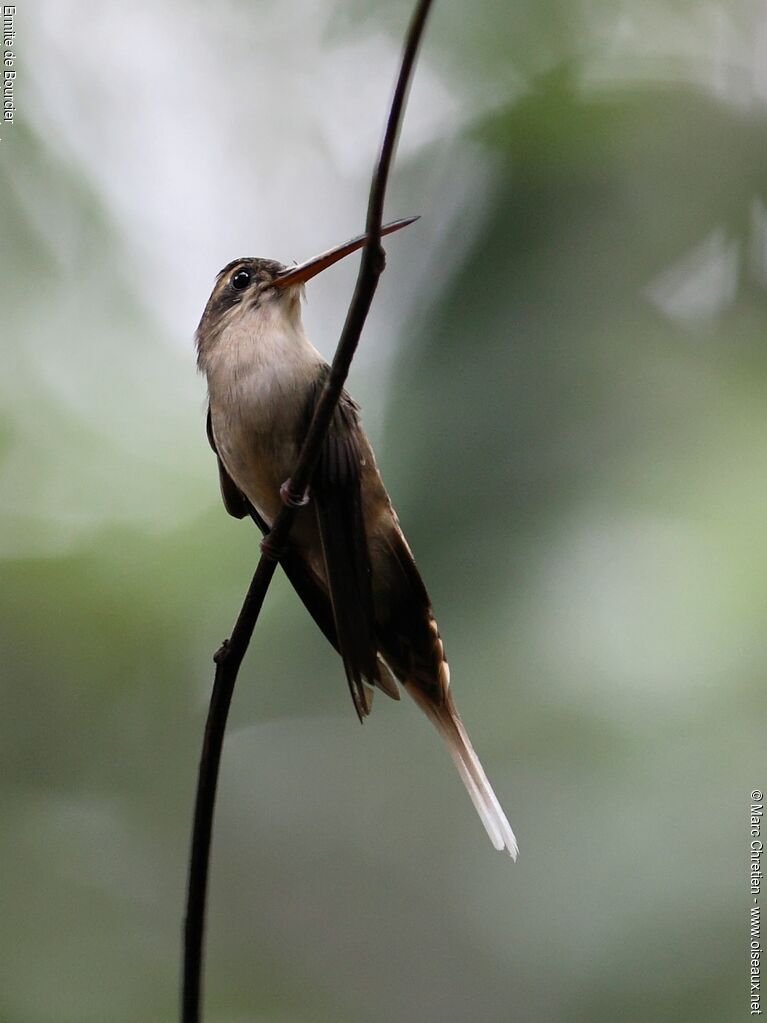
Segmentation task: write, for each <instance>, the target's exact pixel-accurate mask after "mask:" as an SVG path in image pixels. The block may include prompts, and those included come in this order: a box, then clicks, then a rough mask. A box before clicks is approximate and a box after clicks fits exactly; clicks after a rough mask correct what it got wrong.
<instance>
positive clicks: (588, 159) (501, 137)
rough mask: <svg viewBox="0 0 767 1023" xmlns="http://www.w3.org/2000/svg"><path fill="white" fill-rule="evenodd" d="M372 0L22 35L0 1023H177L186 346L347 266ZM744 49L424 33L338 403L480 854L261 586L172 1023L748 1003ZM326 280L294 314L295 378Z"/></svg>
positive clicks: (234, 570) (217, 517)
mask: <svg viewBox="0 0 767 1023" xmlns="http://www.w3.org/2000/svg"><path fill="white" fill-rule="evenodd" d="M409 10H410V3H403V2H399V0H397V2H393V3H389V4H387V5H381V4H373V3H370V2H362V0H335V2H328V3H325V4H323V5H318V4H313V3H311V2H309V0H296V2H294V3H292V4H289V5H288V4H272V3H263V2H262V3H254V2H251V3H246V2H244V0H243V2H231V0H230V2H227V3H222V4H219V5H216V6H215V8H214V7H211V5H209V4H206V5H204V4H201V3H199V2H191V3H185V4H182V3H180V2H177V0H163V2H161V3H151V4H150V3H148V2H145V0H139V2H138V3H135V4H132V5H128V6H125V5H116V4H104V5H96V4H94V3H86V2H84V0H79V2H74V3H71V4H67V5H61V4H55V3H54V2H53V0H39V2H35V3H30V4H24V5H23V6H22V5H19V6H18V7H17V15H16V30H17V39H16V49H17V54H18V62H17V67H18V71H19V77H18V79H17V82H16V106H17V113H16V121H15V123H14V124H13V125H12V126H10V127H8V126H6V127H4V129H3V131H2V136H3V138H2V142H0V176H1V180H2V189H1V191H0V203H2V224H3V245H2V248H1V249H0V260H1V261H2V265H1V269H2V282H3V299H2V315H3V321H4V322H3V332H2V358H3V364H4V371H3V372H2V373H0V399H1V404H0V408H1V410H2V411H1V412H0V556H1V557H2V563H1V567H2V586H1V587H0V601H1V602H2V610H1V613H0V630H2V676H3V682H2V715H0V757H1V758H2V769H1V770H0V807H1V809H0V864H2V878H1V879H0V885H1V886H2V894H1V898H0V902H1V904H2V909H1V911H0V915H1V918H2V925H1V926H0V940H1V941H2V947H1V948H0V971H1V972H2V976H1V977H0V1020H2V1021H3V1023H103V1021H109V1023H128V1021H135V1020H141V1021H142V1023H165V1021H171V1020H174V1019H175V1018H176V1013H177V1008H176V1004H177V993H178V970H179V960H180V950H179V944H180V935H181V920H182V912H183V893H184V883H185V876H186V857H187V846H188V835H189V828H190V818H191V808H192V800H193V792H194V782H195V772H196V763H197V757H198V752H199V746H200V739H201V734H202V727H203V721H204V714H205V708H206V702H207V696H208V693H209V689H210V684H211V678H212V664H211V654H212V652H213V650H214V649H215V648H216V646H217V645H218V643H219V642H220V641H221V639H222V638H223V637H224V636H225V635H226V634H227V632H228V630H229V629H230V627H231V624H232V622H233V619H234V616H235V614H236V611H237V609H238V607H239V604H240V601H241V598H242V595H243V593H244V590H245V588H246V586H247V582H248V579H249V575H250V572H251V570H252V567H253V565H254V564H255V561H256V556H257V553H258V551H257V536H256V535H255V532H254V530H253V529H252V528H250V527H249V526H248V524H246V523H237V522H235V521H234V520H232V519H230V518H228V517H227V515H226V514H225V512H224V510H223V507H222V506H221V504H220V500H219V495H218V484H217V479H216V471H215V465H214V463H213V459H212V456H211V453H210V451H209V450H208V446H207V443H206V440H205V433H204V398H205V396H204V386H203V383H202V381H201V380H200V379H199V378H198V377H197V376H196V374H195V369H194V360H193V353H192V335H193V331H194V328H195V326H196V323H197V320H198V318H199V315H200V313H201V311H202V308H203V306H204V303H205V301H206V299H207V296H208V293H209V290H210V287H211V285H212V281H213V277H214V275H215V273H216V272H217V271H218V270H219V269H220V267H221V266H223V265H224V264H225V263H226V262H228V261H229V260H230V259H232V258H233V257H236V256H239V255H258V256H268V257H273V258H278V259H281V260H283V261H285V262H287V261H289V260H291V259H303V258H306V257H308V256H310V255H312V254H313V253H314V252H316V251H320V250H322V249H324V248H326V247H328V246H330V245H332V244H334V243H336V242H339V241H341V240H343V239H345V238H347V237H348V236H350V235H351V234H354V233H356V232H357V231H358V230H360V228H361V226H362V223H363V218H364V210H365V202H366V193H367V188H368V181H369V174H370V169H371V166H372V160H373V156H374V153H375V148H376V145H377V143H378V139H379V135H380V130H381V125H382V121H383V116H384V111H385V106H386V102H387V100H388V96H389V93H390V88H391V83H392V81H393V76H394V72H395V67H396V62H397V56H398V51H399V46H400V40H401V37H402V33H403V30H404V26H405V23H406V21H407V18H408V16H409ZM766 68H767V12H766V11H765V8H764V5H763V4H761V3H757V2H748V0H728V2H726V3H725V2H719V3H716V2H702V0H701V2H695V0H689V2H686V0H678V2H672V0H665V2H649V3H643V4H641V5H638V4H629V3H622V2H613V3H604V2H602V3H600V2H594V0H592V2H586V0H570V2H563V0H547V2H545V3H541V2H540V0H538V2H533V0H521V2H516V3H513V4H510V3H506V2H504V3H500V2H498V0H479V2H477V3H475V4H472V5H466V4H462V3H459V2H458V0H451V2H449V0H437V3H436V6H435V10H434V15H433V19H432V22H431V24H430V27H429V31H428V33H427V38H426V43H425V47H424V50H423V54H422V59H421V63H420V65H419V68H418V72H417V76H416V80H415V85H414V88H413V90H412V94H411V101H410V107H409V110H408V113H407V117H406V123H405V129H404V132H403V136H402V141H401V146H400V152H399V156H398V162H397V164H396V166H395V173H394V177H393V181H392V187H391V190H390V194H389V199H388V203H387V212H388V214H389V216H390V217H397V216H404V215H407V214H411V213H421V214H422V215H423V218H422V220H421V221H420V222H419V224H418V225H417V226H416V227H414V228H411V229H410V230H409V231H407V232H405V233H404V234H403V235H401V236H399V235H398V236H397V237H396V238H393V239H391V240H390V242H389V244H388V245H387V249H388V253H389V268H388V271H387V273H386V275H385V277H384V278H383V280H382V284H381V288H380V291H379V295H378V298H377V300H376V305H375V308H374V310H373V313H372V315H371V318H370V321H369V325H368V327H367V329H366V331H365V335H364V338H363V344H362V348H361V350H360V353H359V357H358V359H357V360H356V362H355V365H354V367H353V371H352V376H351V379H350V389H351V391H352V392H353V393H354V395H355V396H356V397H357V398H358V399H359V400H360V401H361V402H362V405H363V410H364V416H365V423H366V425H367V428H368V430H369V432H370V434H371V435H372V438H373V440H374V443H375V445H376V447H377V450H378V454H379V461H380V464H381V468H382V471H383V474H384V477H385V479H386V481H387V484H388V486H389V489H390V491H391V494H392V497H393V499H394V502H395V504H396V505H397V507H398V509H399V512H400V517H401V520H402V522H403V525H404V527H405V530H406V532H407V534H408V537H409V539H410V541H411V544H412V546H413V549H414V551H415V553H416V556H417V558H418V561H419V564H420V567H421V569H422V572H423V574H424V576H425V578H426V580H427V582H428V585H429V587H430V590H431V593H432V597H433V599H434V604H435V607H436V609H437V613H438V617H439V619H440V624H441V627H442V633H443V635H444V637H445V642H446V647H447V651H448V654H449V657H450V664H451V669H452V678H453V685H454V692H455V693H456V697H457V700H458V703H459V706H460V707H461V709H462V712H463V716H464V720H465V721H466V723H467V725H468V727H469V730H470V731H471V734H472V736H473V739H474V742H475V745H476V746H477V748H478V750H479V752H480V754H481V755H482V758H483V761H484V763H485V766H486V768H487V771H488V774H489V775H490V777H491V779H492V780H493V782H494V784H495V786H496V789H497V791H498V793H499V796H500V798H501V801H502V802H503V804H504V806H505V807H506V809H507V811H508V814H509V817H510V819H511V821H512V824H513V825H514V827H515V830H516V832H517V834H518V836H519V839H520V846H521V855H520V859H519V862H518V863H517V864H516V865H512V864H511V863H510V862H509V860H508V859H507V858H504V857H501V856H499V855H498V854H497V853H495V852H493V850H492V848H491V847H490V844H489V843H488V841H487V839H486V837H485V835H484V832H483V830H482V828H481V825H480V824H479V822H478V820H477V819H476V817H475V815H474V813H473V811H472V808H471V805H470V803H469V801H468V799H467V798H466V796H465V794H464V792H463V790H462V787H461V785H460V783H459V781H458V779H457V777H456V776H455V775H454V772H453V769H452V766H451V764H450V762H449V759H448V757H447V756H446V755H445V753H444V750H443V749H442V748H441V746H440V744H439V742H438V740H437V737H436V736H435V735H434V734H433V733H432V730H431V728H430V727H429V725H428V723H427V722H426V721H425V720H424V719H421V717H420V716H419V714H418V712H417V711H416V708H415V707H414V705H412V704H411V703H410V702H405V701H403V702H402V703H400V704H397V705H395V704H393V703H391V702H390V701H387V700H385V699H383V698H380V697H379V699H378V700H377V702H376V708H375V712H374V714H373V716H372V717H371V718H370V719H369V720H368V721H367V722H366V724H365V727H364V728H360V727H359V726H358V724H357V722H356V720H355V717H354V713H353V709H352V706H351V702H350V700H349V698H348V694H347V691H346V685H345V682H344V680H343V675H342V671H341V668H340V663H339V661H338V659H337V657H336V655H335V654H334V653H333V651H332V650H331V649H330V648H329V647H328V646H327V645H326V644H325V642H324V640H323V639H322V637H321V636H320V634H319V632H318V631H317V630H316V628H315V627H314V625H313V623H312V622H311V621H310V620H309V619H308V617H307V615H306V613H305V612H304V610H303V608H302V607H301V605H300V603H299V602H298V600H297V598H296V597H295V596H294V594H293V593H292V591H290V589H289V587H288V586H287V585H286V583H285V581H284V579H283V578H278V579H277V580H276V583H275V585H274V587H273V588H272V591H271V592H270V594H269V599H268V602H267V606H266V608H265V612H264V615H263V619H262V622H261V624H260V626H259V628H258V631H257V634H256V636H255V639H254V642H253V645H252V648H251V651H250V653H249V655H248V658H247V660H246V662H245V665H244V669H243V671H242V673H241V676H240V681H239V685H238V690H237V693H236V696H235V700H234V705H233V708H232V716H231V728H230V732H229V735H228V740H227V744H226V748H225V757H224V763H223V769H222V778H221V789H220V804H219V812H218V817H217V828H216V835H215V845H214V860H213V877H212V889H211V911H210V923H209V939H208V969H207V976H206V991H207V1006H208V1008H207V1016H206V1023H245V1021H248V1023H250V1021H258V1023H267V1021H269V1023H294V1021H307V1020H311V1021H318V1023H324V1021H333V1023H347V1021H349V1023H356V1021H359V1020H365V1021H369V1023H384V1021H386V1023H388V1021H391V1020H403V1021H410V1020H413V1021H415V1020H418V1021H428V1023H432V1021H434V1023H436V1021H447V1023H462V1021H465V1020H472V1021H474V1023H512V1021H525V1023H527V1021H534V1023H539V1021H547V1020H553V1019H562V1020H567V1021H572V1023H586V1021H589V1023H594V1021H614V1020H616V1019H621V1020H625V1021H629V1023H633V1021H637V1023H639V1021H642V1023H644V1021H659V1020H664V1021H665V1020H669V1021H670V1020H674V1021H687V1020H689V1021H695V1023H722V1021H730V1020H739V1019H742V1018H745V1016H746V1015H747V1013H748V999H747V995H748V982H747V981H748V978H747V965H748V964H747V940H748V928H747V913H748V891H747V882H746V867H747V860H748V841H749V837H748V828H747V807H748V802H749V793H750V791H751V790H752V789H753V788H755V787H760V788H764V787H765V773H766V772H765V758H764V724H765V703H764V697H763V686H764V673H765V667H766V665H767V640H766V639H765V636H766V632H765V624H764V621H765V578H766V577H767V547H766V546H765V540H764V537H765V507H766V506H767V473H766V470H767V392H766V391H765V384H766V383H767V347H766V345H765V341H766V340H767V293H766V292H765V288H766V287H767V206H766V205H765V202H766V201H767V118H766V114H767V71H766V70H765V69H766ZM355 273H356V266H355V263H354V261H353V260H350V261H348V265H347V264H346V263H344V264H341V265H339V266H338V267H337V268H336V269H334V270H333V271H331V272H329V273H328V274H326V275H324V276H323V277H322V278H320V279H318V280H317V281H316V282H313V283H312V284H311V285H310V288H309V303H308V306H307V308H306V313H305V319H306V322H307V327H308V330H309V333H310V336H311V337H312V339H313V340H314V342H315V344H316V345H317V346H318V347H319V348H320V349H321V350H322V351H323V352H324V353H325V354H326V355H327V356H328V357H329V356H330V354H331V353H332V351H333V349H334V346H335V343H336V340H337V337H338V332H339V329H340V326H341V323H342V321H343V316H344V312H345V308H346V304H347V303H348V299H349V297H350V292H351V286H352V282H353V280H354V276H355Z"/></svg>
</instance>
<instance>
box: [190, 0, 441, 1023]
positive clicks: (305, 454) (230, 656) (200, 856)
mask: <svg viewBox="0 0 767 1023" xmlns="http://www.w3.org/2000/svg"><path fill="white" fill-rule="evenodd" d="M431 3H432V0H418V2H417V4H416V8H415V11H414V13H413V17H412V19H411V22H410V26H409V27H408V32H407V36H406V37H405V46H404V49H403V53H402V59H401V62H400V68H399V74H398V76H397V83H396V86H395V89H394V95H393V97H392V102H391V108H390V110H389V117H388V120H387V123H386V131H385V133H384V138H383V143H382V145H381V151H380V153H379V156H378V160H377V162H376V166H375V169H374V172H373V180H372V183H371V187H370V200H369V204H368V212H367V235H368V237H367V241H366V242H365V245H364V247H363V249H362V258H361V261H360V269H359V273H358V275H357V282H356V284H355V287H354V294H353V296H352V300H351V304H350V305H349V311H348V313H347V315H346V321H345V323H344V327H343V330H342V332H341V337H340V340H339V342H338V347H337V348H336V354H335V357H334V358H333V362H332V365H331V368H330V373H329V374H328V376H327V378H326V381H325V385H324V387H323V389H322V393H321V394H320V398H319V400H318V402H317V405H316V408H315V410H314V415H313V417H312V421H311V424H310V426H309V430H308V431H307V434H306V438H305V439H304V443H303V445H302V448H301V453H300V455H299V458H298V464H297V466H296V468H295V471H294V472H293V475H292V477H291V484H292V485H291V489H292V491H293V492H294V493H297V494H303V493H304V492H305V490H306V488H307V487H308V485H309V483H310V482H311V478H312V474H313V472H314V468H315V465H316V463H317V459H318V457H319V453H320V448H321V447H322V443H323V441H324V439H325V436H326V434H327V431H328V427H329V426H330V422H331V419H332V418H333V413H334V411H335V409H336V405H337V403H338V399H339V397H340V395H341V391H342V390H343V386H344V382H345V381H346V377H347V374H348V372H349V366H350V365H351V361H352V358H353V357H354V353H355V351H356V350H357V345H358V344H359V339H360V335H361V334H362V328H363V326H364V323H365V320H366V318H367V315H368V312H369V310H370V305H371V303H372V301H373V296H374V294H375V291H376V288H377V287H378V279H379V277H380V276H381V274H382V273H383V269H384V262H385V261H384V252H383V249H382V248H381V223H382V219H383V206H384V198H385V195H386V185H387V182H388V178H389V170H390V168H391V164H392V160H393V157H394V150H395V147H396V142H397V135H398V133H399V127H400V124H401V121H402V114H403V111H404V107H405V100H406V97H407V91H408V87H409V84H410V80H411V77H412V73H413V67H414V65H415V59H416V55H417V52H418V47H419V44H420V41H421V38H422V36H423V30H424V26H425V23H426V18H427V15H428V13H429V9H430V7H431ZM295 515H296V508H293V507H289V506H287V505H286V506H284V507H283V508H282V510H281V511H280V514H279V515H278V516H277V518H276V519H275V521H274V523H273V525H272V528H271V530H270V532H269V534H268V536H267V543H266V546H265V548H264V549H263V553H262V555H261V557H260V559H259V562H258V566H257V568H256V571H255V574H254V576H253V579H252V580H251V583H250V586H249V588H248V592H247V595H246V597H245V600H244V602H243V605H242V608H241V610H240V614H239V616H238V618H237V621H236V623H235V626H234V629H233V630H232V635H231V637H230V638H229V640H227V641H226V642H225V643H224V644H223V645H222V646H221V648H220V649H219V650H218V651H217V652H216V656H215V658H214V660H215V662H216V675H215V680H214V682H213V692H212V694H211V699H210V706H209V708H208V718H207V721H206V724H205V737H204V739H203V746H202V753H201V755H200V765H199V772H198V777H197V797H196V801H195V809H194V825H193V829H192V846H191V854H190V860H189V880H188V887H187V908H186V919H185V924H184V967H183V969H184V974H183V991H182V1009H181V1020H182V1023H200V1021H201V1019H202V1012H201V1010H202V1004H201V1003H202V957H203V938H204V933H205V906H206V897H207V885H208V867H209V862H210V845H211V837H212V832H213V813H214V809H215V801H216V784H217V781H218V773H219V765H220V763H221V750H222V747H223V742H224V731H225V729H226V720H227V716H228V713H229V706H230V704H231V702H232V694H233V692H234V686H235V683H236V681H237V673H238V671H239V669H240V665H241V664H242V660H243V657H244V656H245V653H246V651H247V649H248V644H249V643H250V639H251V636H252V635H253V630H254V628H255V625H256V622H257V620H258V616H259V614H260V612H261V608H262V606H263V603H264V598H265V596H266V592H267V590H268V588H269V584H270V583H271V581H272V576H273V575H274V572H275V568H276V567H277V561H276V560H275V554H277V555H278V554H279V551H280V550H281V549H282V548H283V547H284V545H285V543H286V542H287V540H288V537H289V534H290V529H291V526H292V525H293V520H294V518H295Z"/></svg>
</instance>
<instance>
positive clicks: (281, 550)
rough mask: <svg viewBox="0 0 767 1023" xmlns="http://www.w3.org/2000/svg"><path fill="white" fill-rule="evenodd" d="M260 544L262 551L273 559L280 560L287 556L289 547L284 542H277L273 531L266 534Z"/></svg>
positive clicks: (265, 555)
mask: <svg viewBox="0 0 767 1023" xmlns="http://www.w3.org/2000/svg"><path fill="white" fill-rule="evenodd" d="M260 546H261V553H262V554H263V555H264V557H266V558H269V559H270V560H271V561H279V560H280V558H282V557H284V556H285V552H286V549H287V548H286V547H285V545H284V544H278V543H275V542H274V539H273V537H272V534H271V533H267V534H266V536H265V537H264V539H263V540H262V541H261V544H260Z"/></svg>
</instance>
